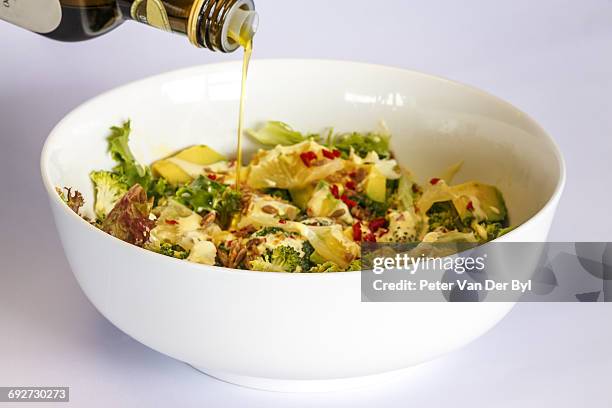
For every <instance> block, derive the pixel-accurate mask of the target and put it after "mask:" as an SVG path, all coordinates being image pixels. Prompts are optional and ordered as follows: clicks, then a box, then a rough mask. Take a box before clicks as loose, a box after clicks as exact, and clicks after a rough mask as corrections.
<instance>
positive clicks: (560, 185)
mask: <svg viewBox="0 0 612 408" xmlns="http://www.w3.org/2000/svg"><path fill="white" fill-rule="evenodd" d="M289 62H293V63H300V64H338V65H346V66H351V67H362V68H371V69H384V70H392V71H399V72H402V73H407V74H411V75H414V76H417V77H423V78H428V79H433V80H436V81H440V82H446V83H448V84H449V85H451V86H455V87H461V88H464V89H465V90H468V91H470V92H473V93H475V94H477V95H479V96H480V97H483V98H487V99H489V100H490V101H491V102H493V103H496V104H499V105H501V106H503V107H505V108H507V109H509V110H512V111H514V112H515V113H517V114H519V115H521V116H523V117H524V118H525V119H526V120H527V121H529V122H530V123H531V124H532V125H533V126H534V127H535V129H536V130H537V131H539V132H540V133H541V134H542V135H543V136H545V137H546V139H547V141H548V143H549V144H550V146H551V150H552V153H553V154H554V156H555V159H556V160H557V163H558V168H557V171H558V173H559V177H558V179H557V183H556V185H555V189H554V191H553V193H552V194H551V195H550V197H549V198H548V200H547V201H546V203H544V205H543V206H542V207H541V208H540V209H539V210H538V211H537V212H536V213H535V214H533V215H532V216H531V217H529V219H527V220H526V221H525V222H523V223H522V224H520V225H518V226H517V227H516V228H515V229H513V230H512V231H510V232H508V233H507V234H506V235H504V236H503V237H500V238H497V239H495V240H493V241H497V242H501V241H511V240H512V239H511V238H512V236H513V235H515V233H516V231H517V230H519V229H522V228H523V227H525V226H528V225H531V224H532V223H533V222H534V219H536V218H538V217H540V216H541V215H542V214H543V213H544V212H545V211H547V210H548V209H550V208H551V207H552V206H554V205H556V203H557V202H558V201H559V199H560V198H561V195H562V193H563V189H564V187H565V183H566V177H567V174H566V172H567V169H566V162H565V159H564V158H563V154H562V152H561V149H560V148H559V145H558V144H557V142H556V141H555V139H554V138H553V137H551V136H550V134H549V133H548V132H546V131H545V130H544V129H543V128H542V126H540V124H539V123H538V122H537V121H535V120H534V119H533V118H532V117H531V116H530V115H528V114H527V113H525V112H523V111H522V110H520V109H518V108H517V107H516V106H514V105H512V104H511V103H510V102H508V101H506V100H504V99H502V98H500V97H497V96H495V95H493V94H491V93H489V92H487V91H484V90H482V89H480V88H477V87H475V86H472V85H468V84H465V83H462V82H459V81H455V80H451V79H448V78H445V77H442V76H437V75H433V74H428V73H424V72H421V71H416V70H412V69H407V68H401V67H395V66H390V65H383V64H373V63H367V62H360V61H351V60H340V59H316V58H312V59H311V58H270V59H268V58H262V59H257V60H254V61H251V64H253V65H264V64H272V65H274V64H279V63H280V64H282V63H289ZM241 64H242V62H241V61H225V62H220V63H213V64H202V65H195V66H190V67H186V68H179V69H175V70H171V71H167V72H163V73H160V74H155V75H151V76H148V77H144V78H140V79H137V80H135V81H130V82H127V83H125V84H123V85H119V86H117V87H114V88H111V89H109V90H107V91H105V92H102V93H101V94H98V95H96V96H94V97H92V98H89V99H87V100H86V101H84V102H82V103H80V104H79V105H78V106H76V107H75V108H73V109H72V110H71V111H70V112H68V113H67V114H66V115H65V116H64V117H63V118H62V119H61V120H60V121H59V122H58V123H57V124H56V125H55V126H54V127H53V129H52V130H51V131H50V132H49V135H48V136H47V138H46V139H45V142H44V145H43V148H42V151H41V154H40V171H41V177H42V180H43V184H44V186H45V189H46V190H47V194H48V195H49V198H50V200H52V203H53V201H55V202H56V203H57V204H61V205H60V207H61V208H62V211H64V212H65V213H68V216H69V217H75V218H77V219H78V220H79V221H80V222H81V223H82V225H84V226H85V227H86V228H89V229H90V230H92V231H94V233H97V234H101V236H102V238H101V239H112V240H114V241H115V242H116V243H118V244H119V245H125V246H126V247H130V248H131V250H134V251H138V252H139V253H141V254H148V255H145V256H154V257H156V258H155V259H157V261H158V262H171V264H170V265H183V267H184V268H189V269H191V268H194V270H196V271H198V272H218V273H233V274H245V275H249V276H261V277H269V278H272V277H282V278H280V279H296V278H295V277H297V276H304V277H306V276H307V277H311V278H297V279H336V278H338V279H339V278H341V277H348V276H351V277H352V276H356V275H357V274H360V273H361V272H362V271H346V272H334V273H287V272H262V271H251V270H243V269H233V268H227V267H224V266H216V265H204V264H198V263H194V262H188V261H185V260H183V259H176V258H172V257H168V256H165V255H162V254H158V253H156V252H153V251H150V250H147V249H144V248H141V247H138V246H136V245H133V244H130V243H127V242H125V241H122V240H120V239H118V238H115V237H113V236H112V235H109V234H107V233H106V232H104V231H102V230H100V229H99V228H96V227H95V226H93V225H92V224H90V223H89V222H87V221H86V220H85V219H84V218H82V217H81V216H79V215H78V214H76V213H75V212H74V211H72V210H71V209H70V208H68V206H66V205H64V203H63V201H62V200H61V198H60V196H59V194H57V192H56V190H55V186H54V185H53V184H52V183H51V180H50V176H49V174H48V171H47V163H48V162H49V151H50V149H51V147H50V146H52V145H53V143H54V141H55V139H57V138H59V136H58V134H59V133H60V132H59V129H60V128H62V126H63V125H64V123H65V122H67V121H68V120H70V119H71V118H72V117H74V116H77V115H78V114H79V113H80V111H82V110H85V109H87V108H88V107H89V106H90V105H92V104H94V103H96V102H97V101H99V100H102V99H105V98H107V97H110V96H112V95H114V94H120V93H122V92H124V91H126V90H128V89H129V88H131V87H135V86H136V85H138V84H142V83H145V82H149V81H155V80H162V79H169V78H171V77H173V76H182V75H185V76H188V75H190V74H193V73H205V72H208V71H210V70H216V69H222V68H229V67H231V68H234V67H235V68H236V69H237V68H238V67H240V66H241ZM315 277H317V278H315Z"/></svg>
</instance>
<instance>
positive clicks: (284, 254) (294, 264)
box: [270, 245, 302, 272]
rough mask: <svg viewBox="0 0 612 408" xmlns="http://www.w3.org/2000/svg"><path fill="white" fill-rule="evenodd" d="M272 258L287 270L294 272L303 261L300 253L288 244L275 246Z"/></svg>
mask: <svg viewBox="0 0 612 408" xmlns="http://www.w3.org/2000/svg"><path fill="white" fill-rule="evenodd" d="M270 260H271V262H272V263H273V264H275V265H278V266H280V267H281V268H282V269H283V270H284V271H285V272H294V271H295V270H296V269H298V267H299V266H300V264H301V262H302V259H301V258H300V253H299V252H298V251H296V250H295V248H293V247H290V246H286V245H283V246H279V247H276V248H274V250H273V251H272V255H271V257H270Z"/></svg>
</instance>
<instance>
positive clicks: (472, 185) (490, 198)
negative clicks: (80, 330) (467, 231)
mask: <svg viewBox="0 0 612 408" xmlns="http://www.w3.org/2000/svg"><path fill="white" fill-rule="evenodd" d="M451 191H452V193H453V194H454V195H456V196H457V198H455V199H453V204H454V205H455V208H456V209H457V212H458V213H459V216H460V217H461V219H462V220H464V221H465V220H469V219H471V218H473V217H474V207H476V206H477V207H480V209H482V211H483V212H484V215H485V216H486V220H487V221H489V222H502V223H503V224H504V226H506V225H507V221H508V210H507V209H506V203H505V202H504V197H503V195H502V193H501V192H500V191H499V190H498V189H497V187H495V186H491V185H488V184H482V183H478V182H476V181H470V182H467V183H464V184H459V185H456V186H452V187H451ZM474 198H475V199H476V200H477V203H476V202H472V203H470V201H474Z"/></svg>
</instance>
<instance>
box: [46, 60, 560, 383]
mask: <svg viewBox="0 0 612 408" xmlns="http://www.w3.org/2000/svg"><path fill="white" fill-rule="evenodd" d="M248 88H249V90H248V103H247V111H246V115H247V124H248V125H249V126H252V125H254V124H255V123H257V122H262V121H265V120H268V119H275V120H283V121H286V122H288V123H290V124H291V125H293V126H294V127H295V128H296V129H300V130H305V131H319V130H321V129H322V128H324V127H326V126H334V128H335V129H336V130H338V131H341V130H370V129H376V128H377V126H378V123H379V122H380V121H381V120H384V121H385V122H386V124H387V126H388V127H389V129H390V130H391V132H392V133H393V146H394V149H395V152H396V155H397V157H398V158H399V160H400V162H401V163H402V164H404V165H406V166H407V167H409V168H410V169H412V170H413V172H414V173H415V174H416V175H417V177H420V179H421V180H426V179H427V178H428V177H431V176H432V175H435V174H439V173H440V171H441V170H442V169H444V168H446V167H448V166H449V165H451V164H453V163H456V162H457V161H459V160H465V165H464V168H463V170H462V172H461V173H460V176H459V181H462V180H468V179H477V180H481V181H483V182H488V183H492V184H496V185H497V186H499V187H500V188H501V190H502V191H503V192H504V194H505V197H506V200H507V204H508V207H509V209H510V216H511V220H512V223H515V224H517V223H519V224H521V226H520V227H518V228H517V229H516V230H514V231H513V232H511V233H510V234H508V235H507V236H505V237H504V238H503V239H504V240H514V241H544V240H545V239H546V236H547V233H548V230H549V227H550V224H551V221H552V218H553V214H554V212H555V209H556V207H557V203H558V201H559V197H560V194H561V191H562V188H563V184H564V179H565V170H564V164H563V160H562V157H561V155H560V153H559V149H558V148H557V147H556V145H555V144H554V142H553V141H552V140H551V138H550V137H549V136H548V135H547V134H546V133H545V132H544V131H543V130H542V129H541V128H540V127H539V126H538V125H537V124H536V123H535V122H534V121H533V120H532V119H530V118H529V117H528V116H526V115H525V114H524V113H522V112H520V111H519V110H517V109H516V108H514V107H512V106H511V105H509V104H508V103H506V102H503V101H501V100H499V99H497V98H495V97H493V96H491V95H488V94H486V93H484V92H481V91H479V90H476V89H474V88H471V87H468V86H465V85H461V84H458V83H455V82H451V81H448V80H445V79H441V78H436V77H432V76H429V75H425V74H421V73H417V72H411V71H406V70H402V69H396V68H389V67H383V66H374V65H366V64H359V63H351V62H335V61H314V60H276V61H254V62H253V64H252V68H251V72H250V77H249V85H248ZM239 89H240V64H238V63H227V64H218V65H208V66H201V67H194V68H189V69H185V70H181V71H176V72H170V73H167V74H163V75H159V76H156V77H152V78H148V79H145V80H141V81H138V82H135V83H132V84H129V85H127V86H123V87H121V88H118V89H116V90H113V91H110V92H108V93H106V94H104V95H101V96H99V97H97V98H94V99H93V100H91V101H89V102H86V103H85V104H83V105H82V106H80V107H79V108H77V109H75V110H74V111H73V112H72V113H70V114H69V115H68V116H66V118H64V119H63V120H62V121H61V122H60V123H59V124H58V125H57V127H56V128H55V129H54V130H53V131H52V132H51V135H50V136H49V138H48V139H47V142H46V144H45V147H44V150H43V153H42V163H41V165H42V176H43V180H44V183H45V186H46V188H47V190H48V193H49V198H50V201H51V206H52V209H53V214H54V217H55V221H56V224H57V228H58V231H59V235H60V238H61V240H62V243H63V246H64V249H65V252H66V256H67V258H68V261H69V262H70V265H71V267H72V270H73V271H74V274H75V276H76V278H77V280H78V282H79V284H80V285H81V288H82V289H83V291H84V292H85V294H86V295H87V297H88V298H89V299H90V300H91V302H92V303H93V304H94V305H95V306H96V308H97V309H98V310H99V311H100V313H102V314H103V315H104V316H105V317H106V318H108V319H109V320H110V321H111V322H112V323H113V324H115V325H116V326H117V327H118V328H120V329H121V330H123V331H124V332H125V333H127V334H129V335H130V336H132V337H133V338H135V339H136V340H138V341H140V342H142V343H143V344H145V345H147V346H149V347H151V348H153V349H155V350H158V351H159V352H161V353H164V354H167V355H169V356H171V357H174V358H176V359H179V360H182V361H185V362H187V363H189V364H191V365H193V366H194V367H197V368H198V369H200V370H202V371H204V372H206V373H209V374H211V375H212V376H215V377H218V378H220V379H224V380H227V381H230V382H233V383H237V384H242V385H246V386H251V387H256V388H264V389H275V390H292V391H293V390H325V389H332V388H338V387H346V386H354V385H359V384H362V383H366V382H370V381H372V380H376V379H379V378H384V377H385V376H386V375H385V373H394V372H397V370H401V369H405V368H407V367H410V366H413V365H415V364H418V363H421V362H424V361H426V360H429V359H432V358H434V357H436V356H439V355H441V354H443V353H446V352H448V351H451V350H454V349H457V348H459V347H461V346H463V345H465V344H466V343H468V342H470V341H472V340H474V339H475V338H477V337H478V336H480V335H482V334H483V333H484V332H486V331H487V330H488V329H490V328H491V327H492V326H493V325H495V324H496V323H497V322H498V321H500V319H502V318H503V317H504V316H505V315H506V314H507V313H508V311H509V310H510V309H511V308H512V306H513V304H512V303H461V304H459V303H362V302H361V301H360V274H359V272H347V273H333V274H276V273H258V272H249V271H238V270H230V269H225V268H220V267H210V266H204V265H199V264H193V263H189V262H185V261H180V260H176V259H172V258H168V257H164V256H162V255H158V254H155V253H153V252H148V251H145V250H143V249H140V248H137V247H135V246H131V245H129V244H126V243H124V242H122V241H119V240H117V239H115V238H113V237H111V236H109V235H106V234H105V233H103V232H101V231H99V230H97V229H95V228H94V227H92V226H90V225H89V224H88V223H87V222H85V221H83V220H82V219H80V218H79V217H77V216H76V215H75V214H74V213H72V212H71V211H70V210H69V209H68V208H67V207H66V206H65V205H63V203H62V202H61V201H60V199H59V197H58V196H57V194H56V192H55V190H54V188H55V186H71V187H74V188H76V189H78V190H80V191H81V192H83V193H84V196H85V199H86V201H87V203H86V204H87V205H86V209H87V210H88V211H89V212H91V205H92V201H93V200H92V188H91V185H90V182H89V180H88V173H89V171H90V170H93V169H100V168H110V166H111V165H112V163H111V160H110V158H109V157H108V156H107V153H106V142H105V137H106V136H107V135H108V128H109V126H111V125H117V124H120V123H121V121H123V120H125V119H127V118H130V119H132V127H133V135H132V140H131V144H132V147H133V150H134V152H135V154H136V156H137V158H138V159H139V160H141V161H142V162H143V163H149V162H151V161H153V160H154V159H156V158H159V157H161V156H164V155H166V154H167V153H169V152H170V151H173V150H176V149H179V148H182V147H185V146H188V145H191V144H195V143H205V144H209V145H211V146H212V147H213V148H215V149H217V150H219V151H221V152H224V153H227V154H229V155H233V154H234V152H235V142H236V140H235V139H236V138H235V135H236V127H237V123H236V122H237V121H236V119H237V115H238V112H237V109H238V97H239ZM247 149H250V150H252V149H253V146H251V145H249V144H248V143H247ZM247 156H248V155H247Z"/></svg>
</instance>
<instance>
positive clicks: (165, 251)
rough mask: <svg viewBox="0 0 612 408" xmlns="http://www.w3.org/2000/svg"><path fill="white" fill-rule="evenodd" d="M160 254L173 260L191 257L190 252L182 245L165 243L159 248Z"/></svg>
mask: <svg viewBox="0 0 612 408" xmlns="http://www.w3.org/2000/svg"><path fill="white" fill-rule="evenodd" d="M159 253H160V254H162V255H166V256H169V257H172V258H178V259H186V258H187V257H188V256H189V251H188V250H186V249H185V248H183V247H182V246H180V245H176V244H171V243H168V242H164V243H162V244H160V246H159Z"/></svg>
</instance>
